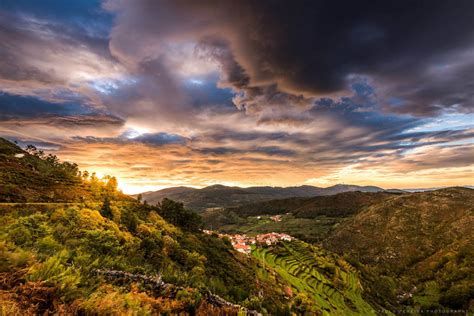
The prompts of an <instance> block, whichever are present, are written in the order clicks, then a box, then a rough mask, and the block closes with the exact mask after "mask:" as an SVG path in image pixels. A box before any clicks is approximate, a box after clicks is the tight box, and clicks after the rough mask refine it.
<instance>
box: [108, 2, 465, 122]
mask: <svg viewBox="0 0 474 316" xmlns="http://www.w3.org/2000/svg"><path fill="white" fill-rule="evenodd" d="M110 6H111V7H114V8H115V9H116V10H118V11H119V12H120V13H121V15H120V16H119V19H118V22H119V24H118V27H116V29H115V31H114V32H113V33H112V46H113V47H115V49H116V51H117V52H119V53H121V54H125V55H127V54H128V56H130V55H133V54H135V53H136V49H134V48H133V46H134V44H136V42H135V39H134V38H131V37H128V36H127V37H125V36H124V31H125V30H129V31H133V32H134V33H136V34H140V35H139V36H138V37H137V38H136V40H137V41H140V42H143V41H148V40H151V41H152V40H153V38H155V40H156V39H157V38H158V39H161V40H164V41H166V40H190V39H192V40H195V41H196V40H197V41H200V44H201V45H202V46H203V47H207V50H208V51H209V56H211V57H212V58H215V59H216V60H217V61H218V62H219V63H220V65H221V68H222V70H223V72H224V75H223V79H224V81H226V82H227V83H228V84H230V85H232V86H233V87H234V88H236V89H237V90H243V91H242V93H244V94H245V93H247V94H249V95H250V96H249V97H247V99H255V94H258V95H261V94H265V92H261V91H258V89H261V87H266V86H269V85H272V84H274V85H277V87H278V89H279V90H280V91H281V92H285V93H288V94H290V95H294V96H297V97H299V96H300V95H304V96H305V97H308V96H309V97H312V96H318V95H324V94H333V93H338V92H342V91H346V90H347V81H348V77H350V75H352V74H363V75H368V76H371V77H373V78H375V79H376V80H377V81H378V82H380V83H382V84H383V94H381V95H380V96H379V97H380V100H381V102H382V103H386V104H388V103H389V98H392V97H395V98H399V99H401V100H402V101H401V103H400V105H399V106H398V107H396V108H394V109H393V110H394V111H395V112H403V113H412V114H416V115H425V116H426V115H434V114H436V113H438V112H439V111H440V110H441V109H445V108H453V107H455V108H456V109H461V110H463V111H468V110H470V109H472V107H473V100H472V92H470V91H472V89H468V90H466V88H467V87H472V84H473V82H474V74H473V73H474V72H472V71H464V70H463V69H465V66H470V65H471V64H472V59H473V56H472V47H473V44H472V43H473V39H474V37H473V35H474V33H473V32H474V20H473V19H472V14H471V13H472V12H473V10H474V3H473V2H472V1H457V2H456V4H455V5H454V4H452V3H448V2H446V1H414V2H410V3H406V2H401V1H398V2H389V3H387V2H382V1H358V2H347V1H293V2H291V4H289V3H288V2H287V1H245V0H243V1H199V2H195V1H151V0H149V1H146V0H143V1H126V0H124V1H121V2H119V3H118V4H115V5H110ZM216 34H218V35H216ZM131 47H132V48H131ZM469 52H471V53H470V54H469ZM466 54H467V55H466ZM459 55H462V56H467V57H465V60H464V61H463V62H462V64H459V65H458V66H459V67H457V69H455V70H453V71H452V72H451V73H450V74H449V77H450V78H451V79H452V80H450V81H449V84H447V85H445V84H444V82H445V81H446V79H445V78H444V76H443V74H439V75H438V76H436V75H433V76H429V74H430V70H431V69H432V68H433V67H438V66H439V67H443V66H446V65H448V66H449V65H450V63H451V62H452V61H453V59H455V58H456V56H459ZM407 79H408V80H407ZM407 84H408V85H410V86H409V87H408V88H407V87H406V85H407ZM249 88H253V89H256V90H254V94H252V93H250V92H248V91H250V90H248V89H249ZM387 109H389V110H392V109H391V106H390V104H388V106H387Z"/></svg>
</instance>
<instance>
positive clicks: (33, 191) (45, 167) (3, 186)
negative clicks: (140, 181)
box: [0, 138, 131, 203]
mask: <svg viewBox="0 0 474 316" xmlns="http://www.w3.org/2000/svg"><path fill="white" fill-rule="evenodd" d="M116 185H117V182H116V180H115V178H113V177H106V178H105V179H102V180H101V179H98V178H97V177H96V176H95V175H94V174H91V175H89V174H88V173H87V172H84V173H81V172H80V171H79V169H78V167H77V164H75V163H71V162H60V161H59V159H58V158H57V157H56V156H54V155H51V154H50V155H46V154H44V153H43V152H42V151H41V150H38V149H36V148H35V147H34V146H29V147H28V150H23V149H21V148H20V147H19V146H17V145H16V144H14V143H11V142H9V141H7V140H5V139H3V138H0V202H35V203H38V202H62V203H64V202H66V203H73V202H81V201H85V200H94V199H98V198H99V199H100V198H101V197H103V196H104V195H105V194H106V193H107V191H111V190H115V189H116ZM113 198H114V199H120V200H131V198H130V197H129V196H126V195H124V194H122V193H121V192H115V194H114V197H113Z"/></svg>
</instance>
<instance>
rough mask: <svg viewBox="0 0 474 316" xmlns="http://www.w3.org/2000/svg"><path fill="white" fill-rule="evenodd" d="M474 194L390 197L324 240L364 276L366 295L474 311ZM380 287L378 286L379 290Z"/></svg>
mask: <svg viewBox="0 0 474 316" xmlns="http://www.w3.org/2000/svg"><path fill="white" fill-rule="evenodd" d="M473 227H474V190H472V189H467V188H448V189H441V190H437V191H431V192H421V193H412V194H404V195H400V196H395V197H393V198H391V199H388V200H386V201H383V202H381V203H378V204H375V205H373V206H370V207H368V208H367V209H365V210H363V211H362V212H360V213H359V214H357V215H356V216H355V217H353V218H351V219H349V220H348V221H346V222H344V223H343V224H341V225H339V226H338V227H337V228H336V229H335V230H334V231H333V232H332V233H331V234H330V237H329V238H328V239H326V240H325V241H324V245H325V247H326V248H327V249H330V250H332V251H335V252H337V253H339V254H342V255H346V256H348V258H351V261H352V262H353V263H354V264H355V265H358V262H360V265H358V266H359V268H360V269H361V270H362V271H366V272H367V275H370V278H371V279H372V282H371V283H370V284H371V286H372V292H374V294H375V295H380V296H383V299H384V300H387V299H390V298H391V300H389V301H391V302H392V303H393V304H397V303H401V304H404V305H408V306H414V307H418V308H425V309H428V308H431V309H436V308H451V309H466V310H467V309H468V308H471V309H473V308H474V268H473V267H474V265H473V264H472V263H473V262H474V234H473V233H472V228H473ZM382 284H383V285H384V286H380V285H382Z"/></svg>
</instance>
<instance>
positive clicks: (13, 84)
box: [0, 0, 474, 193]
mask: <svg viewBox="0 0 474 316" xmlns="http://www.w3.org/2000/svg"><path fill="white" fill-rule="evenodd" d="M473 11H474V2H473V1H471V0H458V1H456V2H455V3H452V2H449V1H444V0H443V1H438V0H416V1H375V0H373V1H364V0H361V1H352V2H351V1H320V0H314V1H299V0H296V1H280V0H272V1H269V0H263V1H250V0H239V1H233V0H224V1H222V0H219V1H217V0H216V1H208V0H202V1H193V0H187V1H183V0H172V1H171V0H170V1H161V0H104V1H100V0H81V1H79V0H77V1H74V0H71V1H62V0H56V1H55V0H42V1H35V0H30V1H27V0H0V136H1V137H5V138H7V139H9V140H12V141H17V142H18V143H19V144H20V145H22V146H25V145H27V144H34V145H36V146H37V147H39V148H42V149H44V150H45V151H46V152H48V153H53V154H56V155H57V156H58V157H59V158H60V159H62V160H65V161H74V162H76V163H78V164H79V166H80V168H81V169H82V170H88V171H89V172H96V173H97V174H98V175H99V176H101V175H105V174H110V175H115V176H116V177H117V178H118V180H119V185H120V187H121V188H122V189H123V191H124V192H125V193H138V192H142V191H149V190H157V189H161V188H165V187H171V186H192V187H203V186H207V185H212V184H218V183H219V184H224V185H236V186H255V185H271V186H294V185H315V186H323V187H325V186H330V185H334V184H338V183H351V184H358V185H378V186H381V187H384V188H414V187H439V186H453V185H472V184H474V181H473V180H474V113H473V109H474V19H473V18H472V12H473Z"/></svg>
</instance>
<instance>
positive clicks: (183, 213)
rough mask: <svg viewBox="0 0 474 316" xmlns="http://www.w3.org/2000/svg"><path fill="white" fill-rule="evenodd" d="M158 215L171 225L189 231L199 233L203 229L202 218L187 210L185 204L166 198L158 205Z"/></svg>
mask: <svg viewBox="0 0 474 316" xmlns="http://www.w3.org/2000/svg"><path fill="white" fill-rule="evenodd" d="M158 213H159V214H160V215H161V216H162V217H163V218H164V219H166V220H167V221H169V222H170V223H171V224H173V225H176V226H179V227H181V228H182V229H185V230H188V231H198V230H199V229H200V228H201V227H202V219H201V216H199V215H198V214H196V213H194V212H192V211H189V210H187V209H185V208H184V205H183V203H179V202H175V201H173V200H170V199H167V198H164V199H163V201H161V203H160V204H159V205H158Z"/></svg>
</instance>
